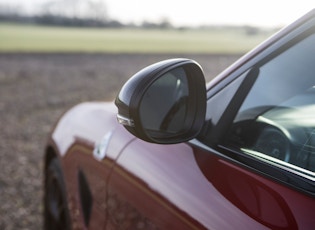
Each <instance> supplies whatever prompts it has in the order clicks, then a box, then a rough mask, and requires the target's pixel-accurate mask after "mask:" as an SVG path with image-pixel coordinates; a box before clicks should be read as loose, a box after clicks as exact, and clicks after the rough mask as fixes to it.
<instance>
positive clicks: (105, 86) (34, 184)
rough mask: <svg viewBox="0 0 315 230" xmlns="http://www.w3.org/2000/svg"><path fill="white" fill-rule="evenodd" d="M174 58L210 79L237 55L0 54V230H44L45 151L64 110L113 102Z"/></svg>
mask: <svg viewBox="0 0 315 230" xmlns="http://www.w3.org/2000/svg"><path fill="white" fill-rule="evenodd" d="M174 57H187V58H191V59H194V60H196V61H198V62H199V63H200V64H201V65H202V66H203V68H204V71H205V75H206V76H207V77H206V78H207V80H209V79H211V78H212V77H213V76H215V75H216V74H218V73H219V72H220V71H221V70H223V69H224V68H225V67H227V66H228V65H229V64H231V63H232V62H233V61H234V60H236V59H237V58H238V57H239V55H182V54H181V55H162V54H158V55H155V54H146V55H143V54H0V117H1V123H0V130H1V131H0V204H1V205H0V230H9V229H41V228H42V222H43V221H42V210H43V206H42V197H43V192H42V181H43V173H42V167H43V162H42V161H43V150H44V146H45V142H46V139H47V136H48V133H49V131H50V129H51V127H52V125H53V124H54V123H55V122H56V120H57V119H58V117H59V116H60V115H61V114H62V113H63V112H64V111H65V110H66V109H68V108H70V107H71V106H73V105H75V104H77V103H79V102H82V101H88V100H113V99H114V97H115V96H116V93H117V92H118V90H119V89H120V87H121V86H122V84H123V83H124V82H125V81H126V80H127V79H128V78H129V77H130V76H132V75H133V74H134V73H135V72H137V71H138V70H140V69H141V68H143V67H145V66H147V65H149V64H151V63H154V62H157V61H160V60H163V59H167V58H174Z"/></svg>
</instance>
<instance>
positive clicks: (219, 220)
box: [107, 11, 315, 229]
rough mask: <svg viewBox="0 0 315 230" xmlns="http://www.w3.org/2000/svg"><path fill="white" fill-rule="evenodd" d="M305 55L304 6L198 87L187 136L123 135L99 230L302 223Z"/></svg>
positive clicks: (307, 148)
mask: <svg viewBox="0 0 315 230" xmlns="http://www.w3.org/2000/svg"><path fill="white" fill-rule="evenodd" d="M314 58H315V20H314V11H313V13H310V14H309V15H308V16H307V17H305V18H303V19H301V20H300V21H298V22H297V23H295V24H294V25H292V26H291V27H289V28H287V29H286V30H284V31H283V32H281V33H280V34H279V35H276V36H275V38H273V39H271V40H270V41H269V42H267V43H266V44H265V45H263V46H261V48H259V49H258V50H256V51H254V52H252V53H251V54H249V55H247V56H246V57H244V58H243V59H242V60H240V61H239V62H238V64H235V65H234V66H233V67H231V68H230V69H228V70H227V71H225V72H224V73H223V74H222V75H221V76H219V77H218V78H217V79H216V80H215V81H213V82H211V83H210V84H209V85H208V89H209V90H208V93H207V113H206V120H205V123H204V128H203V130H202V132H201V133H200V134H199V136H198V137H197V138H195V139H193V140H191V141H189V142H187V143H180V144H171V145H159V144H152V143H147V142H144V141H142V140H140V139H132V141H130V142H129V144H128V145H127V146H125V147H124V149H123V150H122V151H121V153H120V155H119V157H118V159H117V161H116V162H115V166H114V168H113V171H112V173H111V176H110V180H109V183H108V191H107V195H108V197H107V212H108V220H107V227H108V228H109V229H111V228H117V229H270V228H271V229H312V228H313V226H314V224H315V214H314V211H313V210H314V208H315V199H314V195H315V193H314V192H315V186H314V181H315V173H314V171H315V145H314V144H315V138H314V135H313V134H314V130H315V129H314V128H315V125H314V124H315V122H314V120H315V115H314V114H315V113H314V112H315V108H314V104H315V96H314V95H315V93H314V87H315V65H314ZM116 138H119V136H113V139H116Z"/></svg>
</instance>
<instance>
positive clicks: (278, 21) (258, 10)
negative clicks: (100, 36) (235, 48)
mask: <svg viewBox="0 0 315 230" xmlns="http://www.w3.org/2000/svg"><path fill="white" fill-rule="evenodd" d="M48 1H53V0H0V4H11V5H17V6H22V7H23V8H25V9H26V10H28V11H29V12H32V10H34V8H35V7H36V6H38V5H40V4H43V3H45V2H48ZM59 1H60V0H59ZM64 1H67V0H64ZM68 1H69V0H68ZM72 1H73V0H72ZM90 1H104V2H105V4H106V7H107V14H108V16H109V17H110V18H111V19H116V20H120V21H122V22H124V23H139V24H140V23H141V22H143V21H144V20H146V21H152V22H159V21H161V20H162V19H168V20H169V21H170V22H171V23H172V24H173V25H176V26H198V25H213V24H215V25H217V24H219V25H226V24H228V25H252V26H264V27H278V26H284V25H287V24H289V23H290V22H292V21H294V20H295V19H297V18H299V17H300V16H302V15H304V14H305V13H307V12H308V11H310V10H311V9H313V8H315V1H313V0H298V1H296V0H292V1H288V0H264V1H262V0H260V1H257V0H256V1H255V0H215V1H214V0H189V1H188V0H157V1H154V0H90Z"/></svg>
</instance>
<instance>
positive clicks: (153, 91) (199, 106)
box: [115, 59, 206, 144]
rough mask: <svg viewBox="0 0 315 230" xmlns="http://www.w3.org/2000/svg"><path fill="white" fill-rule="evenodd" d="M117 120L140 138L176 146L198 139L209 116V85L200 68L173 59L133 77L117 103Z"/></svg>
mask: <svg viewBox="0 0 315 230" xmlns="http://www.w3.org/2000/svg"><path fill="white" fill-rule="evenodd" d="M115 104H116V106H117V107H118V114H117V120H118V122H119V123H120V124H122V125H124V127H125V128H126V129H127V130H128V131H129V132H131V133H132V134H133V135H135V136H136V137H138V138H140V139H142V140H145V141H148V142H154V143H160V144H173V143H179V142H183V141H187V140H190V139H192V138H194V137H196V136H197V135H198V134H199V132H200V131H201V129H202V126H203V124H204V121H205V113H206V84H205V78H204V74H203V71H202V69H201V67H200V65H199V64H198V63H197V62H195V61H193V60H190V59H170V60H166V61H161V62H158V63H156V64H153V65H150V66H148V67H146V68H144V69H142V70H141V71H139V72H138V73H136V74H135V75H134V76H133V77H131V78H130V79H129V80H128V81H127V82H126V83H125V84H124V86H123V87H122V89H121V90H120V92H119V94H118V96H117V98H116V101H115Z"/></svg>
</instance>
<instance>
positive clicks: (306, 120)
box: [221, 34, 315, 177]
mask: <svg viewBox="0 0 315 230" xmlns="http://www.w3.org/2000/svg"><path fill="white" fill-rule="evenodd" d="M255 69H257V70H258V75H257V76H256V79H255V82H254V84H253V85H252V87H251V89H250V91H249V92H248V94H247V95H246V97H245V99H244V101H243V102H242V104H241V106H240V107H239V109H238V112H237V113H236V116H235V117H234V120H233V123H232V124H231V126H230V128H229V129H228V133H227V134H226V135H224V138H223V139H224V140H223V142H222V143H221V145H223V146H225V147H228V148H233V149H236V150H237V151H241V152H243V153H245V154H249V155H251V156H254V157H256V158H259V159H261V160H264V161H268V162H272V163H273V164H280V165H285V166H286V167H289V168H292V169H293V170H296V171H299V173H303V174H305V175H308V176H312V177H314V176H315V173H314V172H315V35H314V34H310V35H308V36H306V37H304V38H303V39H299V41H295V42H294V44H290V46H288V47H285V48H284V49H283V50H281V52H279V53H277V54H275V55H273V56H272V57H269V58H268V59H266V60H264V61H263V62H262V63H259V64H258V65H257V66H255ZM249 77H250V76H249Z"/></svg>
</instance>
